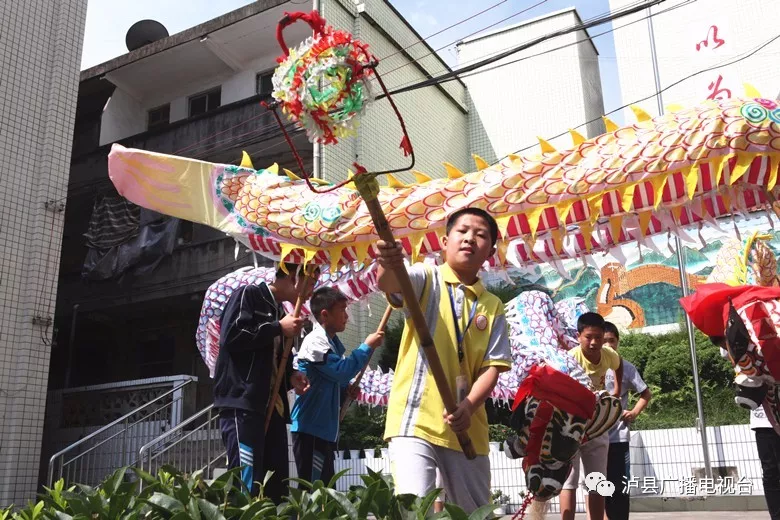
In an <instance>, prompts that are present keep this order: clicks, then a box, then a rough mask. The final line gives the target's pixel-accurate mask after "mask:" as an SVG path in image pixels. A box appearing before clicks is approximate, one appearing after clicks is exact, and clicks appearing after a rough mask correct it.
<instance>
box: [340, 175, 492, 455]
mask: <svg viewBox="0 0 780 520" xmlns="http://www.w3.org/2000/svg"><path fill="white" fill-rule="evenodd" d="M353 180H354V182H355V187H356V188H357V189H358V192H359V193H360V196H361V197H362V198H363V201H365V203H366V208H368V212H369V213H370V214H371V220H372V221H373V222H374V227H375V228H376V232H377V234H378V235H379V238H381V239H382V240H384V241H385V242H389V243H394V242H395V237H394V236H393V232H392V231H391V230H390V224H388V223H387V217H385V214H384V212H383V211H382V206H381V205H380V204H379V200H378V199H377V195H378V194H379V183H378V182H377V180H376V176H375V175H373V174H370V173H363V174H358V175H356V176H355V177H354V178H353ZM393 274H394V275H395V278H396V280H398V284H399V285H400V286H401V294H402V295H403V298H404V305H405V306H406V308H407V309H408V311H409V315H410V316H411V318H412V323H413V324H414V329H415V331H416V332H417V336H418V337H419V338H420V345H421V347H422V348H420V353H422V355H423V357H425V359H426V360H427V361H428V367H429V368H430V370H431V374H432V375H433V380H434V381H435V383H436V388H437V389H438V391H439V394H440V395H441V400H442V402H443V403H444V408H445V409H446V410H447V413H450V414H451V413H454V412H455V410H456V409H457V407H458V406H457V403H456V402H455V397H454V396H453V395H452V392H451V391H450V385H449V382H448V381H447V375H446V374H445V373H444V368H442V366H441V360H440V359H439V353H438V352H437V351H436V345H434V343H433V337H432V336H431V331H430V329H429V328H428V324H427V323H426V322H425V315H424V314H423V311H422V308H420V302H419V301H418V299H417V297H416V293H415V292H414V287H413V286H412V281H411V280H410V279H409V273H407V272H406V268H405V267H403V266H402V267H399V268H395V269H393ZM456 435H457V437H458V443H460V447H461V449H462V450H463V454H464V455H465V456H466V458H467V459H469V460H473V459H475V458H476V457H477V453H476V451H475V450H474V445H473V444H472V443H471V439H470V438H469V435H468V432H460V433H457V434H456Z"/></svg>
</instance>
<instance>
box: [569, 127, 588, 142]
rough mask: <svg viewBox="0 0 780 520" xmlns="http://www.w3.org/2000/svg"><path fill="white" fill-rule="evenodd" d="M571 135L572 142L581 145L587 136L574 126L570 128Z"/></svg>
mask: <svg viewBox="0 0 780 520" xmlns="http://www.w3.org/2000/svg"><path fill="white" fill-rule="evenodd" d="M569 135H571V142H572V143H574V146H579V145H581V144H582V143H584V142H585V136H583V135H582V134H581V133H579V132H578V131H576V130H574V129H573V128H569Z"/></svg>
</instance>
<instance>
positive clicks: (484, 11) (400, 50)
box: [379, 0, 546, 61]
mask: <svg viewBox="0 0 780 520" xmlns="http://www.w3.org/2000/svg"><path fill="white" fill-rule="evenodd" d="M545 1H546V0H545ZM506 2H507V0H501V1H500V2H497V3H495V4H493V5H491V6H490V7H487V8H485V9H483V10H482V11H480V12H478V13H475V14H473V15H471V16H469V17H466V18H464V19H463V20H461V21H459V22H455V23H454V24H452V25H450V26H447V27H445V28H444V29H442V30H440V31H436V32H435V33H433V34H430V35H428V36H426V37H425V38H422V39H421V40H417V41H416V42H414V43H412V44H410V45H407V46H406V47H404V48H402V49H398V50H397V51H395V52H393V53H391V54H388V55H387V56H385V57H383V58H379V61H382V60H386V59H388V58H392V57H393V56H396V55H398V54H400V53H402V52H403V51H405V50H409V49H411V48H412V47H414V46H415V45H418V44H420V43H422V42H424V41H427V40H430V39H431V38H433V37H434V36H438V35H440V34H441V33H443V32H446V31H449V30H450V29H452V28H453V27H457V26H458V25H460V24H462V23H465V22H468V21H469V20H473V19H474V18H476V17H477V16H479V15H482V14H485V13H487V12H488V11H490V10H492V9H495V8H496V7H498V6H499V5H501V4H505V3H506ZM434 52H435V51H434ZM430 54H431V53H428V54H426V55H425V56H430ZM425 56H423V58H424V57H425Z"/></svg>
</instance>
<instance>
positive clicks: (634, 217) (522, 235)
mask: <svg viewBox="0 0 780 520" xmlns="http://www.w3.org/2000/svg"><path fill="white" fill-rule="evenodd" d="M635 112H636V113H637V115H638V121H637V122H636V123H634V124H632V125H627V126H624V127H622V128H612V129H611V130H610V131H608V132H607V133H605V134H602V135H600V136H598V137H594V138H591V139H587V140H586V139H584V138H582V136H580V135H579V134H576V133H573V139H574V142H575V145H574V146H573V147H572V148H570V149H568V150H560V151H559V150H554V149H553V148H552V147H551V146H550V145H549V144H547V143H545V142H544V141H542V144H543V146H542V152H541V153H536V154H531V155H524V156H519V155H517V156H515V155H510V156H508V157H507V158H505V159H504V160H502V161H500V162H498V163H496V164H493V165H488V164H487V163H485V162H484V161H483V160H481V159H479V158H476V166H477V171H474V172H472V173H468V174H464V173H463V172H461V171H459V170H457V169H456V168H455V167H453V166H451V165H448V164H445V166H446V170H447V176H446V177H444V178H436V179H431V178H430V177H429V176H428V175H426V174H424V173H421V172H414V173H415V175H416V178H417V181H418V182H417V183H415V184H413V185H406V184H403V183H400V182H399V181H397V180H396V179H394V178H392V177H390V178H388V186H385V187H383V188H382V189H381V190H380V193H379V196H378V198H379V201H380V203H381V206H382V209H383V211H384V212H385V214H386V215H387V220H388V221H389V223H390V226H391V228H392V231H393V234H394V235H395V236H396V237H397V238H398V239H400V240H401V241H402V242H403V244H404V246H405V248H406V250H407V252H408V253H409V254H410V255H411V256H412V257H413V258H415V259H416V258H417V257H418V256H420V255H430V254H434V253H437V252H439V251H441V240H440V239H441V236H442V235H443V234H444V231H445V224H446V220H447V217H448V216H449V215H450V214H452V213H453V212H454V211H456V210H458V209H460V208H463V207H467V206H473V207H480V208H484V209H486V210H487V211H489V212H490V213H491V214H493V215H494V216H495V217H496V219H497V221H498V224H499V229H500V235H501V238H500V242H499V247H498V250H497V253H496V255H495V256H494V257H493V258H492V259H491V260H490V263H491V264H493V265H502V264H504V263H505V262H507V261H509V262H512V263H513V264H516V265H521V264H530V263H538V262H544V261H551V260H556V259H565V258H576V257H580V256H582V255H587V254H590V253H593V252H595V251H605V250H608V249H610V248H611V247H614V246H616V245H620V244H624V243H630V242H634V241H641V240H643V239H644V237H645V236H647V235H650V234H654V233H661V232H667V231H669V230H671V231H674V230H675V229H676V228H677V227H679V226H686V225H690V224H694V223H697V222H702V221H711V220H713V219H715V218H717V217H721V216H724V215H731V214H732V213H733V212H734V211H736V210H740V211H751V210H755V209H759V208H763V207H765V206H767V205H768V204H769V203H770V202H772V201H773V200H774V195H775V192H776V181H777V169H778V165H779V164H780V107H778V105H777V103H776V102H774V101H770V100H765V99H728V100H723V101H708V102H706V103H704V104H702V105H700V106H697V107H694V108H690V109H686V110H680V111H677V112H674V113H669V114H667V115H664V116H661V117H657V118H655V119H651V118H650V117H649V116H647V114H645V113H644V112H642V111H641V110H639V109H635ZM608 126H611V125H608ZM109 174H110V177H111V179H112V181H113V182H114V184H115V185H116V187H117V190H118V191H119V193H120V194H122V195H123V196H125V197H127V198H128V199H129V200H131V201H132V202H134V203H136V204H139V205H141V206H144V207H147V208H150V209H153V210H155V211H158V212H161V213H164V214H168V215H172V216H176V217H179V218H184V219H187V220H191V221H194V222H199V223H203V224H207V225H210V226H212V227H215V228H218V229H221V230H223V231H225V232H227V233H230V234H233V235H234V236H236V237H238V238H240V239H241V240H242V241H243V242H244V243H246V244H247V245H248V246H249V247H251V248H252V249H253V250H255V251H257V252H259V253H261V254H263V255H265V256H267V257H269V258H272V259H275V260H279V259H281V258H284V259H287V260H292V261H307V262H308V261H314V262H316V263H319V264H325V265H330V266H331V267H332V268H333V270H335V269H336V268H338V267H339V266H345V265H351V264H352V263H353V262H355V261H357V262H362V261H364V260H367V259H368V258H371V257H374V256H375V253H376V251H375V245H374V244H375V242H376V233H375V230H374V227H373V224H372V221H371V217H370V215H369V213H368V211H367V210H366V207H365V205H363V203H362V199H361V198H360V196H359V194H358V192H357V191H356V190H355V189H354V186H352V185H351V184H346V185H344V186H341V187H339V188H336V189H334V190H332V191H330V192H328V193H315V192H313V191H311V190H310V189H309V188H308V186H307V184H306V182H304V181H303V180H301V179H299V178H298V177H297V176H296V175H295V174H293V173H292V172H286V175H280V174H279V172H278V168H277V167H276V165H272V166H269V167H268V168H267V169H260V170H255V169H252V168H250V167H242V166H231V165H223V164H212V163H207V162H202V161H196V160H191V159H186V158H181V157H174V156H168V155H163V154H157V153H153V152H147V151H143V150H135V149H127V148H124V147H122V146H120V145H116V144H115V145H114V146H113V148H112V151H111V153H110V155H109ZM322 189H327V187H326V186H323V187H322Z"/></svg>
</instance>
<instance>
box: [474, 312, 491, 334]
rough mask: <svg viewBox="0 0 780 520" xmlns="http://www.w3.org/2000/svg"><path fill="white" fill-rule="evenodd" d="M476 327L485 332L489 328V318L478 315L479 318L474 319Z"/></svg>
mask: <svg viewBox="0 0 780 520" xmlns="http://www.w3.org/2000/svg"><path fill="white" fill-rule="evenodd" d="M474 326H475V327H477V328H478V329H479V330H485V329H486V328H487V326H488V320H487V316H485V315H484V314H477V317H476V318H474Z"/></svg>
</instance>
